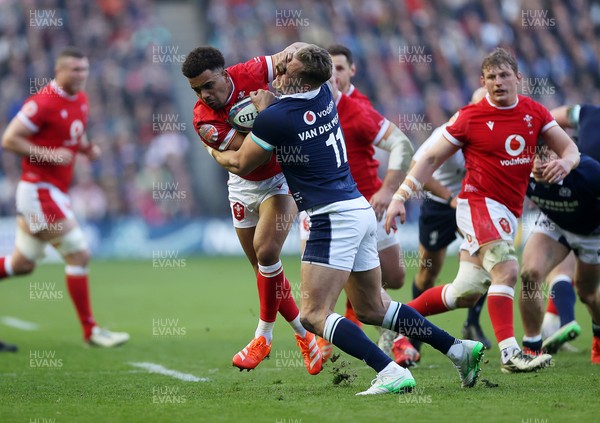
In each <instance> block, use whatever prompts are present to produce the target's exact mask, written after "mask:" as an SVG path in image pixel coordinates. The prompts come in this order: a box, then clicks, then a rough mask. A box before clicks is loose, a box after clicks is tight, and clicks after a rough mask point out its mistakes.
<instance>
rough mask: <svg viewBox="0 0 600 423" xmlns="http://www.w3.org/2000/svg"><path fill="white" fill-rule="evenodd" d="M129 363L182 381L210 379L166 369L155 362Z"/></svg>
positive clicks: (206, 380) (205, 380)
mask: <svg viewBox="0 0 600 423" xmlns="http://www.w3.org/2000/svg"><path fill="white" fill-rule="evenodd" d="M129 364H131V365H132V366H134V367H139V368H142V369H145V370H147V371H149V372H150V373H158V374H160V375H165V376H171V377H174V378H175V379H179V380H183V381H184V382H208V381H210V379H209V378H207V377H197V376H194V375H191V374H189V373H181V372H178V371H177V370H171V369H167V368H166V367H163V366H161V365H160V364H156V363H147V362H143V363H129Z"/></svg>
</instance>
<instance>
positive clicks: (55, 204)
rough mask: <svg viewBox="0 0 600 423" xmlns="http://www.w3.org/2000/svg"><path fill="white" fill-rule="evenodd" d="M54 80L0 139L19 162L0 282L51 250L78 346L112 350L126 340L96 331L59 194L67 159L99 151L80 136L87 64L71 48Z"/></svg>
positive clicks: (81, 259)
mask: <svg viewBox="0 0 600 423" xmlns="http://www.w3.org/2000/svg"><path fill="white" fill-rule="evenodd" d="M55 73H56V75H55V78H54V79H53V80H52V81H51V82H50V83H49V84H47V85H46V86H44V87H43V88H42V89H41V90H40V91H39V92H38V93H36V94H34V95H32V96H31V97H29V98H28V99H27V100H26V101H25V103H24V104H23V107H22V108H21V110H20V111H19V113H18V114H17V116H16V117H14V118H13V119H12V121H11V122H10V123H9V125H8V127H7V128H6V131H5V132H4V135H3V137H2V147H3V148H5V149H6V150H8V151H12V152H13V153H16V154H18V155H20V156H22V162H21V167H22V170H23V172H22V174H21V180H20V182H19V184H18V186H17V193H16V200H17V213H18V215H17V236H16V241H15V249H14V251H13V252H12V254H11V255H8V256H5V257H2V258H0V278H6V277H9V276H13V275H24V274H27V273H31V272H32V271H33V269H34V268H35V265H36V262H37V261H38V260H40V259H41V258H43V257H44V249H45V247H46V244H50V245H52V246H53V247H54V248H55V249H56V251H58V253H59V254H60V255H61V256H62V258H63V259H64V261H65V263H66V268H65V272H66V281H67V290H68V291H69V295H70V296H71V299H72V300H73V304H74V305H75V309H76V310H77V314H78V316H79V320H80V322H81V325H82V328H83V337H84V340H85V341H86V342H88V343H89V344H92V345H97V346H101V347H114V346H117V345H120V344H123V343H125V342H127V341H128V340H129V334H127V333H123V332H110V331H108V330H106V329H102V328H100V327H99V326H97V325H96V321H95V319H94V317H93V314H92V309H91V305H90V293H89V287H88V262H89V260H90V252H89V249H88V245H87V242H86V240H85V237H84V234H83V232H82V230H81V228H80V227H79V224H78V223H77V220H76V219H75V216H74V214H73V211H72V210H71V205H70V199H69V196H68V194H67V191H68V188H69V185H70V184H71V180H72V178H73V167H74V164H75V155H76V154H77V153H81V154H84V155H86V156H87V157H88V158H89V159H91V160H95V159H97V158H98V157H99V156H100V148H99V147H98V146H96V145H93V144H90V142H89V141H88V139H87V136H86V134H85V129H86V126H87V118H88V99H87V95H86V94H85V92H84V91H83V89H84V86H85V83H86V80H87V78H88V75H89V62H88V59H87V58H86V57H85V55H84V54H83V53H82V52H81V51H79V50H78V49H76V48H73V47H68V48H66V49H64V50H63V51H62V52H61V53H60V54H59V55H58V57H57V59H56V64H55Z"/></svg>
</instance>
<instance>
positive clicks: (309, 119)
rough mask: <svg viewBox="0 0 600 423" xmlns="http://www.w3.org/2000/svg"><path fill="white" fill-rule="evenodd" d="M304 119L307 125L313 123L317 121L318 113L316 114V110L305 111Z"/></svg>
mask: <svg viewBox="0 0 600 423" xmlns="http://www.w3.org/2000/svg"><path fill="white" fill-rule="evenodd" d="M302 119H304V123H306V124H307V125H312V124H314V123H315V122H316V121H317V115H315V112H313V111H310V110H309V111H307V112H304V116H302Z"/></svg>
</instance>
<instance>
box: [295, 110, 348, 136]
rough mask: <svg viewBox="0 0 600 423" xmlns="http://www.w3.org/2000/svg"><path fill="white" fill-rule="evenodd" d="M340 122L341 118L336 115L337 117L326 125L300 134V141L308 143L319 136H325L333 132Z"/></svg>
mask: <svg viewBox="0 0 600 423" xmlns="http://www.w3.org/2000/svg"><path fill="white" fill-rule="evenodd" d="M339 120H340V118H339V116H338V114H337V113H336V114H335V116H334V117H333V119H331V120H330V121H329V122H327V123H326V124H324V125H320V126H318V127H316V128H312V129H309V130H308V131H304V132H302V133H301V134H298V136H299V137H300V139H301V140H302V141H306V140H309V139H311V138H314V137H316V136H317V135H323V134H324V133H326V132H329V131H331V130H332V129H333V128H334V127H335V125H337V123H338V121H339Z"/></svg>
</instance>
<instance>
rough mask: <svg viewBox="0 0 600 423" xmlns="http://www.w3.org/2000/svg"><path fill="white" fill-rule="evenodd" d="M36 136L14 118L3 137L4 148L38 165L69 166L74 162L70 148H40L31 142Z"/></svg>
mask: <svg viewBox="0 0 600 423" xmlns="http://www.w3.org/2000/svg"><path fill="white" fill-rule="evenodd" d="M33 134H34V132H33V131H32V130H30V129H29V128H27V126H25V124H24V123H23V122H21V121H20V120H19V119H18V117H14V118H13V119H12V120H11V121H10V123H9V124H8V126H7V127H6V131H4V135H3V136H2V148H4V149H5V150H8V151H12V152H13V153H15V154H18V155H19V156H27V157H30V158H31V159H32V160H34V161H37V162H38V163H55V164H57V165H67V164H69V163H71V161H72V160H73V153H72V152H71V150H69V149H68V148H64V147H57V148H54V149H50V148H43V149H42V148H39V147H38V146H37V145H36V144H34V143H32V142H31V141H29V138H30V137H31V136H32V135H33Z"/></svg>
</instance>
